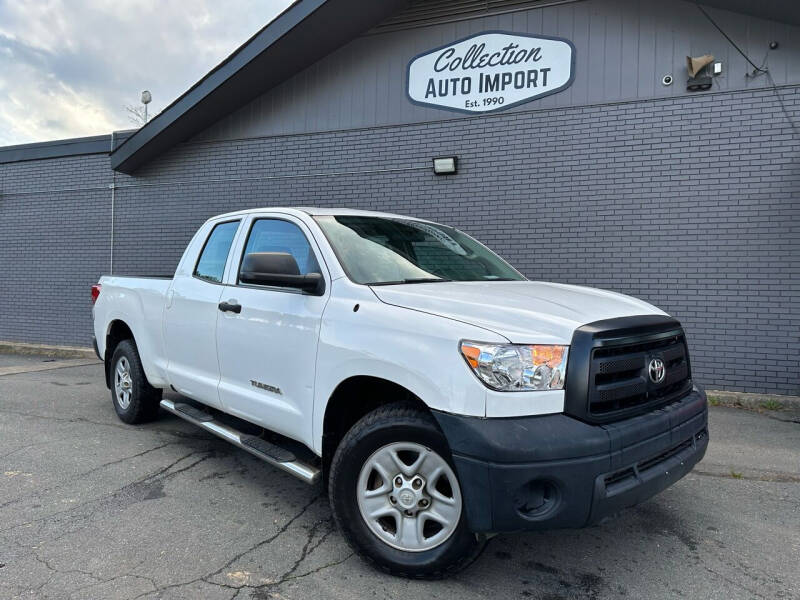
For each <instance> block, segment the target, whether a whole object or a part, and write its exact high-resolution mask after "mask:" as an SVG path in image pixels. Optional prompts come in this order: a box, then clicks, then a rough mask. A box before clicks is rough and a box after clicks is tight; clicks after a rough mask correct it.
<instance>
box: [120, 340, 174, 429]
mask: <svg viewBox="0 0 800 600" xmlns="http://www.w3.org/2000/svg"><path fill="white" fill-rule="evenodd" d="M110 379H111V401H112V402H113V404H114V410H115V411H116V412H117V416H119V418H120V419H121V420H122V421H124V422H125V423H130V424H132V425H133V424H136V423H145V422H147V421H152V420H153V419H155V418H156V416H157V415H158V409H159V402H160V401H161V390H159V389H157V388H154V387H153V386H151V385H150V383H149V382H148V381H147V377H145V374H144V369H143V368H142V362H141V360H139V353H138V351H137V350H136V344H134V343H133V341H132V340H124V341H122V342H120V343H119V345H117V347H116V349H115V350H114V355H113V356H112V357H111V378H110Z"/></svg>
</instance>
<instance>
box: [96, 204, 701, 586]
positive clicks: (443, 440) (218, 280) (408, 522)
mask: <svg viewBox="0 0 800 600" xmlns="http://www.w3.org/2000/svg"><path fill="white" fill-rule="evenodd" d="M92 297H93V299H94V300H95V303H94V308H93V313H94V335H95V340H96V342H95V347H96V350H97V353H98V356H100V357H101V359H102V360H103V361H104V362H105V370H106V383H107V384H108V386H109V388H110V390H111V398H112V401H113V403H114V408H115V409H116V412H117V414H118V415H119V417H120V418H121V419H122V420H123V421H125V422H126V423H140V422H144V421H146V420H149V419H152V418H154V417H155V416H156V415H157V414H158V412H159V408H163V409H166V410H167V411H169V412H171V413H174V414H176V415H177V416H179V417H181V418H183V419H186V420H188V421H190V422H191V423H193V424H195V425H197V426H198V427H202V428H204V429H206V430H207V431H210V432H211V433H213V434H215V435H218V436H220V437H222V438H224V439H226V440H228V441H229V442H231V443H233V444H235V445H236V446H238V447H240V448H242V449H243V450H246V451H248V452H250V453H252V454H253V455H255V456H257V457H259V458H261V459H262V460H264V461H266V462H268V463H270V464H272V465H274V466H275V467H278V468H280V469H283V470H285V471H287V472H289V473H291V474H293V475H295V476H297V477H300V478H301V479H303V480H305V481H307V482H309V483H314V482H316V481H317V480H318V479H320V478H321V479H322V480H323V482H324V485H326V486H327V490H328V494H329V498H330V503H331V507H332V510H333V514H334V518H335V520H336V522H337V524H338V526H339V528H340V529H341V531H342V533H343V534H344V536H345V538H346V539H347V540H348V542H349V543H350V544H351V545H352V546H353V547H354V549H355V550H356V551H358V552H359V553H360V554H361V555H362V556H364V557H365V558H367V559H368V560H370V561H372V562H373V563H374V564H376V565H377V566H378V567H380V568H382V569H384V570H387V571H389V572H391V573H395V574H399V575H405V576H409V577H435V576H441V575H444V574H447V573H449V572H452V571H454V570H456V569H458V568H460V567H462V566H464V565H466V564H468V562H469V561H470V560H471V559H472V558H474V557H475V556H476V555H477V553H478V552H479V550H480V549H481V547H482V544H483V542H484V540H486V539H487V536H488V535H490V534H492V533H496V532H506V531H517V530H531V529H543V528H553V527H559V528H561V527H583V526H586V525H588V524H592V523H596V522H598V521H599V520H601V519H603V518H604V517H606V516H608V515H611V514H613V513H616V512H618V511H619V510H621V509H623V508H625V507H629V506H632V505H635V504H637V503H639V502H642V501H643V500H645V499H647V498H649V497H651V496H652V495H653V494H656V493H658V492H659V491H661V490H663V489H664V488H666V487H668V486H669V485H671V484H672V483H674V482H676V481H677V480H678V479H680V478H681V477H683V476H684V475H686V473H688V472H689V471H690V470H691V469H692V467H693V466H694V465H695V463H697V462H698V461H699V460H700V459H701V458H702V457H703V455H704V453H705V450H706V447H707V445H708V430H707V420H708V412H707V405H706V397H705V393H704V392H703V391H702V389H700V388H698V386H697V385H695V384H694V383H693V381H692V378H691V368H690V364H689V354H688V350H687V344H686V338H685V335H684V332H683V330H682V328H681V325H680V323H678V322H677V321H676V320H675V319H673V318H670V317H669V316H668V315H666V314H665V313H664V312H662V311H660V310H658V309H657V308H655V307H653V306H651V305H650V304H647V303H645V302H642V301H640V300H637V299H635V298H631V297H628V296H623V295H621V294H617V293H612V292H608V291H602V290H596V289H590V288H584V287H576V286H572V285H561V284H554V283H543V282H536V281H528V280H527V279H526V278H525V277H523V276H522V275H521V274H520V273H519V272H518V271H516V270H515V269H514V268H513V267H511V266H510V265H509V264H508V263H506V262H505V261H503V260H502V259H501V258H500V257H498V256H497V255H495V254H494V253H492V252H491V251H490V250H489V249H487V248H486V247H485V246H483V245H481V244H480V243H478V242H477V241H475V240H474V239H472V238H470V237H469V236H467V235H465V234H464V233H462V232H460V231H458V230H456V229H453V228H451V227H446V226H443V225H438V224H436V223H432V222H430V221H424V220H420V219H413V218H409V217H403V216H398V215H390V214H382V213H374V212H366V211H354V210H338V209H306V208H271V209H263V210H248V211H242V212H235V213H230V214H226V215H222V216H219V217H215V218H213V219H210V220H209V221H207V222H206V223H205V224H204V225H203V226H202V227H200V229H199V231H198V232H197V234H196V235H195V236H194V238H193V239H192V241H191V242H190V243H189V245H188V247H187V248H186V251H185V252H184V254H183V258H182V259H181V261H180V263H179V264H178V267H177V270H176V272H175V276H174V277H173V278H172V279H154V278H139V277H118V276H112V277H103V278H102V279H101V280H100V282H99V283H98V284H97V285H95V286H93V289H92ZM168 389H171V390H172V391H173V392H175V393H174V394H169V395H170V397H172V398H174V399H172V400H170V399H166V398H163V399H162V391H164V390H168Z"/></svg>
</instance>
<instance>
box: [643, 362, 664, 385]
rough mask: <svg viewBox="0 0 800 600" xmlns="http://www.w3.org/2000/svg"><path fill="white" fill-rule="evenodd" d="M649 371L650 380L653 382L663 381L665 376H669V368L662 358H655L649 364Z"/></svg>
mask: <svg viewBox="0 0 800 600" xmlns="http://www.w3.org/2000/svg"><path fill="white" fill-rule="evenodd" d="M647 372H648V373H649V374H650V381H652V382H653V383H661V382H662V381H664V377H666V376H667V368H666V367H665V366H664V361H663V360H661V359H660V358H654V359H653V360H651V361H650V364H649V365H647Z"/></svg>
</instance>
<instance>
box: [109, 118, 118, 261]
mask: <svg viewBox="0 0 800 600" xmlns="http://www.w3.org/2000/svg"><path fill="white" fill-rule="evenodd" d="M114 135H115V132H114V131H112V132H111V152H114ZM116 183H117V172H116V171H115V170H113V169H112V170H111V185H109V186H108V187H110V188H111V252H110V261H109V262H110V264H109V272H108V274H109V275H113V274H114V201H115V200H116V191H117V186H116Z"/></svg>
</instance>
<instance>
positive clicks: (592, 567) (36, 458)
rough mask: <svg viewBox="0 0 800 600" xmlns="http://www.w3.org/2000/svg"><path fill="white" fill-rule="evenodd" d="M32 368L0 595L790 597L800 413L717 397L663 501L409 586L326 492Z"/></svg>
mask: <svg viewBox="0 0 800 600" xmlns="http://www.w3.org/2000/svg"><path fill="white" fill-rule="evenodd" d="M43 364H44V363H43V362H42V359H35V358H30V357H24V358H20V357H11V356H7V355H6V356H2V355H0V368H6V369H7V370H6V371H5V372H6V373H7V374H4V375H0V598H37V599H38V598H59V599H60V598H75V599H79V598H87V599H97V598H148V599H154V598H211V599H216V598H220V599H229V598H237V599H245V598H255V599H259V598H260V599H264V598H275V599H289V598H298V599H300V598H315V599H325V598H336V599H348V600H349V599H352V598H397V599H402V600H416V599H425V600H433V599H450V598H457V599H458V600H470V599H473V598H487V597H492V598H498V599H501V598H502V599H506V598H525V599H541V600H567V599H572V598H592V599H601V598H625V599H640V598H647V599H657V598H719V599H731V598H800V558H799V557H800V418H798V419H796V421H797V422H795V420H793V418H789V417H787V415H785V414H784V415H777V416H778V417H780V418H772V417H770V416H768V415H762V414H756V413H753V412H747V411H744V410H738V409H732V408H722V407H713V408H712V409H711V414H710V436H711V443H710V446H709V450H708V453H707V455H706V458H705V459H704V460H703V461H702V462H701V463H700V464H699V465H697V467H696V468H695V470H694V471H693V472H692V473H691V474H690V475H688V476H687V477H685V478H684V479H683V480H681V481H680V482H679V483H677V484H676V485H675V486H673V487H672V488H670V489H668V490H666V491H665V492H663V493H662V494H660V495H659V496H657V497H655V498H653V499H652V500H650V501H648V502H646V503H644V504H642V505H641V506H639V507H637V508H635V509H631V510H628V511H626V512H624V513H622V514H621V515H619V516H618V517H616V518H614V519H612V520H610V521H608V522H605V523H603V524H602V525H600V526H596V527H592V528H588V529H583V530H574V531H549V532H543V533H526V534H515V535H500V536H497V537H495V538H493V539H492V540H491V541H490V542H489V544H488V546H487V548H486V550H485V551H484V553H483V555H482V556H481V557H480V558H479V559H478V560H477V561H476V562H475V563H474V564H473V565H471V566H470V567H469V568H468V569H467V570H465V571H464V572H462V573H460V574H459V575H457V576H455V577H452V578H450V579H447V580H443V581H433V582H417V581H407V580H404V579H399V578H394V577H390V576H387V575H384V574H381V573H378V572H376V571H375V570H373V569H372V568H370V567H369V566H368V565H366V564H364V563H363V562H362V561H361V560H360V559H359V558H358V557H357V556H354V555H353V553H352V551H351V550H350V549H349V548H348V547H347V545H346V544H345V542H344V540H343V539H342V538H341V536H340V535H339V534H338V533H337V531H336V529H335V527H334V525H333V522H332V519H331V513H330V509H329V507H328V502H327V498H326V496H325V494H324V492H323V490H322V488H321V486H319V485H317V486H314V487H311V486H307V485H306V484H304V483H302V482H300V481H298V480H295V479H294V478H292V477H291V476H289V475H286V474H284V473H281V472H279V471H277V470H275V469H272V468H270V467H269V466H267V465H265V464H263V463H261V462H259V461H258V460H257V459H255V458H253V457H251V456H250V455H248V454H247V453H245V452H242V451H240V450H237V449H236V448H234V447H232V446H230V445H228V444H227V443H226V442H224V441H222V440H219V439H217V438H212V437H210V436H209V435H207V434H205V433H204V432H201V431H199V430H197V429H196V428H194V427H192V426H191V425H189V424H188V423H185V422H183V421H181V420H179V419H177V418H176V417H173V416H171V415H169V414H163V415H162V417H161V418H160V420H158V421H157V422H155V423H152V424H148V425H143V426H128V425H125V424H123V423H121V422H120V421H119V420H118V419H117V418H116V415H115V413H114V410H113V408H112V406H111V401H110V395H109V392H108V390H107V389H106V388H105V386H104V384H103V379H102V369H101V366H100V365H99V364H89V365H86V364H84V365H80V366H70V365H61V364H59V365H51V366H54V367H58V368H48V369H47V370H33V371H27V372H26V369H25V368H24V367H25V366H26V365H28V366H31V367H37V368H43V367H42V365H43ZM12 367H13V368H14V372H13V373H12V372H9V371H8V369H9V368H12ZM19 371H22V372H19Z"/></svg>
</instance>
